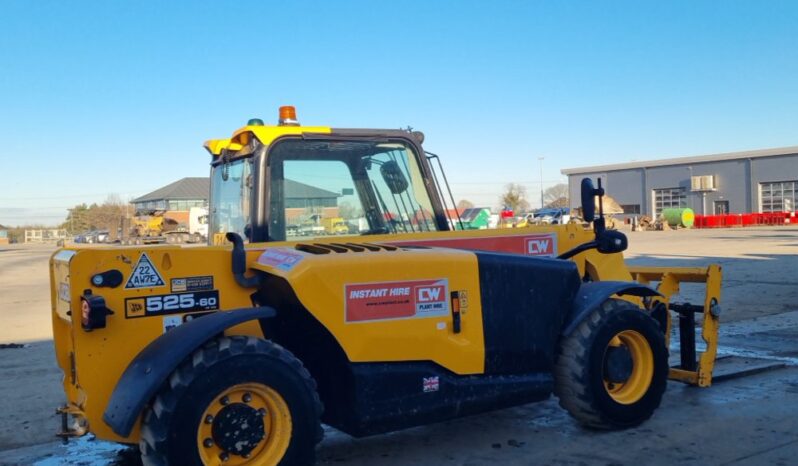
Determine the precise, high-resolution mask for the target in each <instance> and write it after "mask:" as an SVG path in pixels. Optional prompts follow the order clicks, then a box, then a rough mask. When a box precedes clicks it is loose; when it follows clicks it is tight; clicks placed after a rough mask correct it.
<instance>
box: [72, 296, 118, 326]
mask: <svg viewBox="0 0 798 466" xmlns="http://www.w3.org/2000/svg"><path fill="white" fill-rule="evenodd" d="M113 313H114V312H113V311H112V310H110V309H108V308H107V307H106V306H105V298H103V297H102V296H97V295H93V294H91V290H85V291H84V292H83V295H82V296H81V297H80V326H81V327H83V330H85V331H87V332H91V331H92V330H94V329H96V328H105V318H106V316H108V315H109V314H113Z"/></svg>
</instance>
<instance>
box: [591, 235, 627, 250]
mask: <svg viewBox="0 0 798 466" xmlns="http://www.w3.org/2000/svg"><path fill="white" fill-rule="evenodd" d="M596 243H597V246H596V249H598V252H600V253H602V254H612V253H615V252H623V251H626V248H627V247H628V246H629V240H628V239H627V238H626V235H624V234H623V233H621V232H620V231H616V230H604V231H602V232H601V234H598V235H596Z"/></svg>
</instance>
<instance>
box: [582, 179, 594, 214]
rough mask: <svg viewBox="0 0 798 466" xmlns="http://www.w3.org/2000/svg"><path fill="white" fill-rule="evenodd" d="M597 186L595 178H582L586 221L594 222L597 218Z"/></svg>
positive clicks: (583, 207)
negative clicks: (594, 182) (594, 181)
mask: <svg viewBox="0 0 798 466" xmlns="http://www.w3.org/2000/svg"><path fill="white" fill-rule="evenodd" d="M595 196H596V188H595V187H593V180H591V179H590V178H582V192H581V200H582V218H583V219H584V220H585V221H586V222H588V223H589V222H592V221H593V220H594V219H595V218H596V201H595V200H594V197H595Z"/></svg>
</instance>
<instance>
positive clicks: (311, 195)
mask: <svg viewBox="0 0 798 466" xmlns="http://www.w3.org/2000/svg"><path fill="white" fill-rule="evenodd" d="M339 196H340V194H338V193H334V192H332V191H327V190H325V189H321V188H317V187H315V186H311V185H309V184H305V183H300V182H298V181H294V180H285V198H286V199H329V198H337V197H339Z"/></svg>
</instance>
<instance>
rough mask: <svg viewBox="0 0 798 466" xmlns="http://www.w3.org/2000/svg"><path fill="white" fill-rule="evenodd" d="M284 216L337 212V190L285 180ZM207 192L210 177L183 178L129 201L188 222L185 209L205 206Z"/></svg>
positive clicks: (146, 212)
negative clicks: (331, 190)
mask: <svg viewBox="0 0 798 466" xmlns="http://www.w3.org/2000/svg"><path fill="white" fill-rule="evenodd" d="M284 189H285V202H286V217H287V218H286V220H287V221H289V222H293V221H299V220H296V219H297V218H299V217H301V216H303V215H305V214H309V213H313V214H320V215H322V216H323V217H337V216H338V198H339V197H340V196H341V195H340V194H338V193H334V192H330V191H327V190H324V189H320V188H317V187H315V186H310V185H307V184H304V183H299V182H297V181H293V180H285V187H284ZM209 195H210V179H209V178H201V177H195V178H182V179H180V180H177V181H175V182H174V183H170V184H168V185H166V186H164V187H162V188H158V189H156V190H155V191H153V192H151V193H149V194H145V195H143V196H141V197H138V198H136V199H133V200H132V201H131V203H132V204H133V206H134V207H135V209H136V213H137V214H139V215H152V214H154V213H156V212H165V216H166V217H169V218H173V219H175V220H177V221H178V222H183V223H186V222H188V212H189V211H190V210H191V208H192V207H208V198H209Z"/></svg>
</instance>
